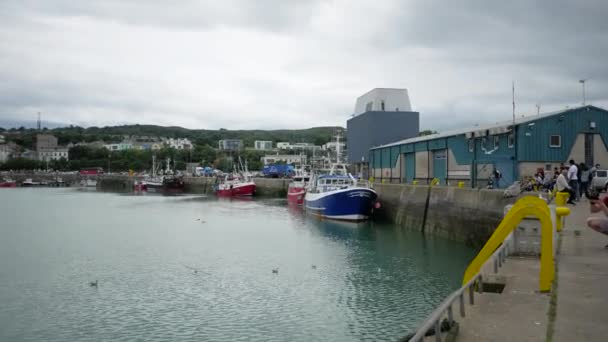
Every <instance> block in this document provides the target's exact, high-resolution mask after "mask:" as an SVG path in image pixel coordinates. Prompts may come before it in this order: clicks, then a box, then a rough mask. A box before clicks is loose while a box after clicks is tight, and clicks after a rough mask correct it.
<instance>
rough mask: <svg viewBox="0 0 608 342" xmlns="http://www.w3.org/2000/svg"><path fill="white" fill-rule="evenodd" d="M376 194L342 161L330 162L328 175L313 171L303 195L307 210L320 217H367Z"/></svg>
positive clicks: (340, 218)
mask: <svg viewBox="0 0 608 342" xmlns="http://www.w3.org/2000/svg"><path fill="white" fill-rule="evenodd" d="M377 198H378V195H377V194H376V192H375V191H374V190H373V189H372V188H371V186H370V184H369V183H368V182H366V181H361V180H358V179H356V178H355V177H353V176H352V175H351V174H350V173H348V172H347V171H346V166H345V165H344V164H334V165H332V167H331V169H330V171H329V173H328V174H315V175H314V176H313V179H312V180H311V182H310V183H309V188H308V189H307V191H306V196H305V197H304V205H305V208H306V211H307V212H309V213H311V214H313V215H317V216H320V217H323V218H328V219H334V220H347V221H363V220H367V219H368V218H369V217H370V216H371V214H372V211H373V209H374V206H375V205H376V200H377Z"/></svg>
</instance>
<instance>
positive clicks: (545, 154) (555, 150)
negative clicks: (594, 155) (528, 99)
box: [516, 107, 608, 162]
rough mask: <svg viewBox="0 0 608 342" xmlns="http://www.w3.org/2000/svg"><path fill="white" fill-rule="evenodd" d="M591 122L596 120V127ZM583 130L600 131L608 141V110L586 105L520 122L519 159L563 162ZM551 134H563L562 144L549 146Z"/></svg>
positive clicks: (518, 133) (587, 131) (518, 137)
mask: <svg viewBox="0 0 608 342" xmlns="http://www.w3.org/2000/svg"><path fill="white" fill-rule="evenodd" d="M590 122H595V125H596V128H595V129H591V128H590V127H589V124H590ZM580 133H596V134H601V136H602V139H603V140H604V142H605V141H606V137H608V112H607V111H605V110H602V109H599V108H595V107H585V108H579V109H573V110H570V111H566V112H564V113H563V114H561V115H555V116H552V117H548V118H543V119H539V120H536V121H534V122H533V125H530V124H522V125H520V126H519V129H518V132H517V141H516V144H517V157H518V158H517V159H518V160H519V161H547V162H564V161H566V159H567V158H568V155H569V154H570V151H571V149H572V147H573V146H574V143H575V141H576V137H577V136H578V134H580ZM551 135H561V137H562V144H561V147H549V139H550V136H551Z"/></svg>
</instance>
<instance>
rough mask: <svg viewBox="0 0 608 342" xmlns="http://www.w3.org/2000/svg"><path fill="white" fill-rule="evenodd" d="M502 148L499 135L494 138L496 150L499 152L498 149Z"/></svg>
mask: <svg viewBox="0 0 608 342" xmlns="http://www.w3.org/2000/svg"><path fill="white" fill-rule="evenodd" d="M499 146H500V137H499V136H498V135H495V136H494V149H495V150H498V147H499Z"/></svg>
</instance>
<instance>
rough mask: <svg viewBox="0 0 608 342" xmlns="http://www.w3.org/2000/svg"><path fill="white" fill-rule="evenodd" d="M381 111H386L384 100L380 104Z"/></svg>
mask: <svg viewBox="0 0 608 342" xmlns="http://www.w3.org/2000/svg"><path fill="white" fill-rule="evenodd" d="M380 110H381V111H384V100H382V101H381V102H380Z"/></svg>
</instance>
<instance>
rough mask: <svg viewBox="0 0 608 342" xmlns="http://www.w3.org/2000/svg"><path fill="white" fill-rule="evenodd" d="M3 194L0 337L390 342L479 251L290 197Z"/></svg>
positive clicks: (64, 192) (410, 325) (59, 191)
mask: <svg viewBox="0 0 608 342" xmlns="http://www.w3.org/2000/svg"><path fill="white" fill-rule="evenodd" d="M0 190H2V191H0V203H1V205H0V218H1V224H0V237H1V238H0V341H134V340H139V341H360V340H369V341H379V340H395V339H397V338H398V337H400V336H402V335H404V334H406V333H407V332H409V331H410V329H411V328H413V327H414V326H415V325H416V323H417V322H419V321H420V319H422V318H423V317H424V316H425V315H426V314H428V313H429V312H430V311H431V310H432V309H433V307H434V306H435V305H436V304H438V303H439V302H440V301H441V300H442V299H443V298H444V297H445V296H446V295H447V294H448V293H449V292H451V291H452V290H453V289H455V288H456V287H458V285H459V282H460V280H461V277H462V273H463V271H464V268H465V267H466V265H467V262H468V261H469V260H470V259H471V258H472V257H473V253H474V251H473V250H471V249H469V248H467V247H465V246H464V245H461V244H458V243H454V242H449V241H446V240H442V239H430V238H426V239H425V238H424V237H423V236H421V235H420V234H419V233H412V232H404V231H401V230H398V229H395V228H393V227H392V226H390V225H380V224H374V223H367V224H360V225H354V224H345V223H336V222H331V221H318V220H315V219H311V218H307V217H306V216H305V215H303V214H302V212H301V211H300V210H298V209H294V208H289V207H287V206H286V203H285V201H282V200H271V199H265V200H253V201H244V200H232V201H231V200H217V199H215V198H212V197H204V196H178V197H162V196H154V195H145V196H134V195H118V194H108V193H97V192H94V191H79V190H77V189H0ZM312 265H316V269H313V267H312ZM273 268H278V269H279V273H278V274H273V273H272V269H273ZM194 270H197V272H196V273H195V272H194ZM93 280H99V287H98V288H94V287H90V286H89V285H88V283H89V282H90V281H93Z"/></svg>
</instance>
